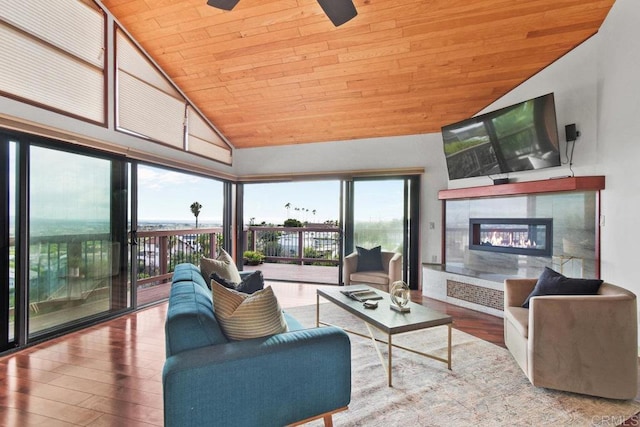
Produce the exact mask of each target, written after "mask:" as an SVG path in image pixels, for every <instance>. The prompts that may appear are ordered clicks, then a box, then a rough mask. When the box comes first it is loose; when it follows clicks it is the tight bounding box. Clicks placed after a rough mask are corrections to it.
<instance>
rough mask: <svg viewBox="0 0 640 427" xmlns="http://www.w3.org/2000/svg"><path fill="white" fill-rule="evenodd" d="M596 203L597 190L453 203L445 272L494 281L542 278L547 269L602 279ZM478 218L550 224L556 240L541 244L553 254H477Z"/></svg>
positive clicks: (448, 217)
mask: <svg viewBox="0 0 640 427" xmlns="http://www.w3.org/2000/svg"><path fill="white" fill-rule="evenodd" d="M596 200H597V195H596V192H595V191H572V192H566V193H552V194H533V195H527V196H522V195H518V196H502V197H491V198H479V199H460V200H447V202H446V224H445V227H446V233H445V248H446V252H445V269H446V270H447V271H449V272H452V273H458V274H465V275H469V276H473V277H479V278H484V279H487V280H494V281H502V280H503V279H505V278H508V277H538V276H539V275H540V274H541V273H542V271H544V268H545V267H550V268H553V269H554V270H556V271H559V272H561V273H563V274H565V275H567V276H570V277H596V262H597V257H596V226H597V223H598V221H597V218H596V212H597V210H596V206H597V203H596ZM476 218H481V219H482V218H485V219H488V218H491V219H496V218H498V219H500V220H501V221H502V222H513V220H521V219H528V220H530V219H536V220H544V219H550V220H552V227H553V230H552V231H553V236H552V237H550V238H548V239H547V238H546V237H545V241H544V242H540V241H537V242H536V245H537V247H538V248H539V247H540V245H543V246H544V247H545V250H548V251H549V253H548V254H546V255H542V254H541V253H539V252H538V253H535V254H520V253H509V251H507V252H497V251H486V250H474V249H472V245H473V236H472V233H470V220H471V219H476ZM505 220H508V221H505ZM516 222H517V221H516ZM536 230H538V231H539V229H538V228H537V227H536ZM545 236H546V233H545Z"/></svg>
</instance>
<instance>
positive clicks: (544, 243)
mask: <svg viewBox="0 0 640 427" xmlns="http://www.w3.org/2000/svg"><path fill="white" fill-rule="evenodd" d="M469 249H471V250H478V251H488V252H501V253H511V254H517V255H532V256H541V257H551V255H552V253H553V252H552V250H553V219H552V218H470V219H469Z"/></svg>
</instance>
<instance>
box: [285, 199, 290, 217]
mask: <svg viewBox="0 0 640 427" xmlns="http://www.w3.org/2000/svg"><path fill="white" fill-rule="evenodd" d="M284 208H285V209H286V210H287V218H289V217H290V215H289V209H291V203H287V204H286V205H284Z"/></svg>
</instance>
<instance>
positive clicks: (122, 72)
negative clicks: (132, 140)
mask: <svg viewBox="0 0 640 427" xmlns="http://www.w3.org/2000/svg"><path fill="white" fill-rule="evenodd" d="M116 58H117V59H116V60H117V67H118V75H117V88H116V94H117V119H118V122H117V127H118V128H119V129H124V130H128V131H131V132H134V133H136V134H138V135H143V136H146V137H148V138H151V139H153V140H155V141H159V142H162V143H165V144H168V145H171V146H173V147H177V148H180V149H184V122H185V114H186V111H185V109H186V107H187V101H186V100H185V99H184V98H183V97H182V96H181V95H180V94H179V93H178V91H176V90H175V89H174V88H173V86H172V85H171V83H170V82H169V81H168V80H167V79H166V78H165V77H164V76H163V75H162V73H160V72H159V71H158V70H157V69H156V68H155V66H154V65H153V64H151V63H150V62H149V61H148V60H147V59H146V58H145V57H144V56H143V55H142V53H141V52H140V51H139V50H138V49H137V47H136V46H135V45H134V44H133V43H132V42H131V41H130V40H129V38H128V37H127V36H126V35H125V34H123V33H122V31H119V30H118V31H117V36H116Z"/></svg>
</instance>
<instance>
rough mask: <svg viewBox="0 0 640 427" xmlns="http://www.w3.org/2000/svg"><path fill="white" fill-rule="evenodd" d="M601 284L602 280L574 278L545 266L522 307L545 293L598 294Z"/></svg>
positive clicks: (526, 306)
mask: <svg viewBox="0 0 640 427" xmlns="http://www.w3.org/2000/svg"><path fill="white" fill-rule="evenodd" d="M601 284H602V280H598V279H573V278H569V277H565V276H564V275H562V274H560V273H558V272H557V271H554V270H552V269H550V268H549V267H545V268H544V271H543V272H542V274H541V275H540V277H539V278H538V281H537V282H536V286H535V288H533V291H532V292H531V293H530V294H529V296H528V297H527V299H526V300H525V301H524V303H523V304H522V307H524V308H529V300H530V299H531V298H533V297H537V296H543V295H597V294H598V289H599V288H600V285H601Z"/></svg>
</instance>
